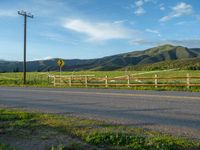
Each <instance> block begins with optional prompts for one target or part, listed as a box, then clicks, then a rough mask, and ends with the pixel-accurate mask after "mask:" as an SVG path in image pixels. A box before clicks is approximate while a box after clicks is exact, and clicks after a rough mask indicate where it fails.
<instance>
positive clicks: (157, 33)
mask: <svg viewBox="0 0 200 150" xmlns="http://www.w3.org/2000/svg"><path fill="white" fill-rule="evenodd" d="M145 31H146V32H150V33H154V34H156V35H157V36H159V37H160V36H161V34H160V32H159V31H158V30H152V29H146V30H145Z"/></svg>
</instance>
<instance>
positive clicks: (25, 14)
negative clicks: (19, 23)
mask: <svg viewBox="0 0 200 150" xmlns="http://www.w3.org/2000/svg"><path fill="white" fill-rule="evenodd" d="M18 14H19V15H22V16H24V64H23V71H24V84H26V19H27V17H29V18H33V15H32V14H31V13H27V12H26V11H23V10H22V11H18Z"/></svg>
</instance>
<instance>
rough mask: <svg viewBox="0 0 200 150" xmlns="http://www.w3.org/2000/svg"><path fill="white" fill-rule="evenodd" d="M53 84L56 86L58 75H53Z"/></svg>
mask: <svg viewBox="0 0 200 150" xmlns="http://www.w3.org/2000/svg"><path fill="white" fill-rule="evenodd" d="M53 86H56V76H53Z"/></svg>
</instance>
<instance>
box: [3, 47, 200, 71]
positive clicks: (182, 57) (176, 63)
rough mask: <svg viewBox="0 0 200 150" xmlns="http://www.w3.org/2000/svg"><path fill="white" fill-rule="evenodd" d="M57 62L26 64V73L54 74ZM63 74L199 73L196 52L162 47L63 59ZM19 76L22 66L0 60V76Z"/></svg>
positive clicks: (198, 58) (50, 60)
mask: <svg viewBox="0 0 200 150" xmlns="http://www.w3.org/2000/svg"><path fill="white" fill-rule="evenodd" d="M58 59H59V58H54V59H49V60H36V61H28V62H27V71H29V72H30V71H38V72H41V71H58V70H59V67H58V65H57V61H58ZM63 60H64V62H65V65H64V67H63V69H62V70H64V71H80V70H101V71H107V70H108V71H109V70H123V69H130V70H156V69H172V68H180V69H198V70H200V48H187V47H182V46H173V45H162V46H158V47H153V48H149V49H146V50H144V51H133V52H128V53H123V54H118V55H113V56H107V57H103V58H97V59H69V60H66V59H63ZM18 71H19V72H21V71H23V62H20V61H6V60H0V72H18Z"/></svg>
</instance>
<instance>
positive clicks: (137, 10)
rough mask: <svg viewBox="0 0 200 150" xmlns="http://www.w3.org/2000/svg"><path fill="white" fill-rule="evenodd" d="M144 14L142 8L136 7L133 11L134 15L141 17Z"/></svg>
mask: <svg viewBox="0 0 200 150" xmlns="http://www.w3.org/2000/svg"><path fill="white" fill-rule="evenodd" d="M145 13H146V11H145V10H144V8H142V7H138V8H137V9H136V10H135V11H134V14H136V15H138V16H139V15H142V14H145Z"/></svg>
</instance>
